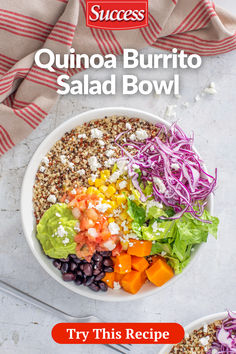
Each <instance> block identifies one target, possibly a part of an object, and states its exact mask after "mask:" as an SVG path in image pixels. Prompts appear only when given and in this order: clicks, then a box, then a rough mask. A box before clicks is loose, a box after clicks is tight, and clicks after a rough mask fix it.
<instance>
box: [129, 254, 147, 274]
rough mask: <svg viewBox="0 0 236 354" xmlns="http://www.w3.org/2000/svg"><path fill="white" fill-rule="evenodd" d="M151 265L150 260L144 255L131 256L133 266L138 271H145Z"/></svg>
mask: <svg viewBox="0 0 236 354" xmlns="http://www.w3.org/2000/svg"><path fill="white" fill-rule="evenodd" d="M148 266H149V263H148V261H147V260H146V258H144V257H137V256H131V268H132V269H134V270H137V271H138V272H143V271H144V270H146V269H147V268H148Z"/></svg>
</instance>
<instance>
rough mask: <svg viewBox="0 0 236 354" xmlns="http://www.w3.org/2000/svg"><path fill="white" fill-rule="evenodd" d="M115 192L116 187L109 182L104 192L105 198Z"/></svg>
mask: <svg viewBox="0 0 236 354" xmlns="http://www.w3.org/2000/svg"><path fill="white" fill-rule="evenodd" d="M115 192H116V188H115V187H114V186H113V185H112V184H110V185H109V186H108V188H107V190H106V192H105V193H104V194H105V196H106V197H107V198H110V197H111V196H112V195H113V194H115Z"/></svg>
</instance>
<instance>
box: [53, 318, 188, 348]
mask: <svg viewBox="0 0 236 354" xmlns="http://www.w3.org/2000/svg"><path fill="white" fill-rule="evenodd" d="M52 338H53V339H54V341H55V342H57V343H59V344H107V343H108V344H122V343H123V344H126V343H127V344H177V343H179V342H181V340H182V339H183V338H184V329H183V327H182V326H181V325H180V324H178V323H58V324H56V325H55V326H54V327H53V329H52Z"/></svg>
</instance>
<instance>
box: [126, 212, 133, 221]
mask: <svg viewBox="0 0 236 354" xmlns="http://www.w3.org/2000/svg"><path fill="white" fill-rule="evenodd" d="M127 221H128V222H129V223H130V222H132V221H133V219H132V218H131V217H130V216H129V214H128V213H127Z"/></svg>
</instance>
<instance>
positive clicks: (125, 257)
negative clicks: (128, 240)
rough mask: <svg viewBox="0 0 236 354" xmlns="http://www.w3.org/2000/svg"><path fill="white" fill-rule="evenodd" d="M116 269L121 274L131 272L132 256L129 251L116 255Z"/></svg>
mask: <svg viewBox="0 0 236 354" xmlns="http://www.w3.org/2000/svg"><path fill="white" fill-rule="evenodd" d="M114 271H115V273H119V274H126V273H129V272H130V271H131V256H130V255H129V254H127V253H121V254H119V255H118V256H116V263H115V266H114Z"/></svg>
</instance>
